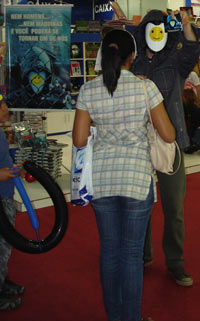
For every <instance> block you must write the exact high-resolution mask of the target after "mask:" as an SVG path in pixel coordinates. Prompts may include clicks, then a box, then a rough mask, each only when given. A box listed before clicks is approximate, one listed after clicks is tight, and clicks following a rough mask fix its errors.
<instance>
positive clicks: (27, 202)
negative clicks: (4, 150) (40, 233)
mask: <svg viewBox="0 0 200 321" xmlns="http://www.w3.org/2000/svg"><path fill="white" fill-rule="evenodd" d="M13 181H14V184H15V186H16V188H17V190H18V192H19V195H20V196H21V199H22V201H23V203H24V205H25V207H26V210H27V212H28V215H29V218H30V221H31V224H32V227H33V228H34V229H35V230H38V228H39V222H38V218H37V215H36V213H35V210H34V208H33V206H32V203H31V201H30V198H29V196H28V194H27V193H26V190H25V188H24V185H23V183H22V181H21V178H20V176H17V177H14V178H13Z"/></svg>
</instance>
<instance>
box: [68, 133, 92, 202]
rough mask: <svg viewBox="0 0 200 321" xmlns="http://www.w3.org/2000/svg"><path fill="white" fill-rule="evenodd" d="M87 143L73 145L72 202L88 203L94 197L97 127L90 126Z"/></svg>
mask: <svg viewBox="0 0 200 321" xmlns="http://www.w3.org/2000/svg"><path fill="white" fill-rule="evenodd" d="M90 134H91V135H90V136H89V137H88V141H87V145H86V146H84V147H81V148H76V147H75V146H74V145H73V147H72V172H71V203H72V204H73V205H82V206H84V205H87V204H88V203H89V202H90V201H91V199H92V197H93V186H92V154H93V144H94V140H95V136H96V128H95V127H90Z"/></svg>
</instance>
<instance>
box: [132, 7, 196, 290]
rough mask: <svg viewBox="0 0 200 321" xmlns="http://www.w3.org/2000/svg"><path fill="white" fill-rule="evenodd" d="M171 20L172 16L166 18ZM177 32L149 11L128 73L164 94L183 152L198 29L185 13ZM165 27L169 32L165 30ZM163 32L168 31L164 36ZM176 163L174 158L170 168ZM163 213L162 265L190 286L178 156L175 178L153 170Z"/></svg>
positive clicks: (148, 247) (147, 254) (149, 255)
mask: <svg viewBox="0 0 200 321" xmlns="http://www.w3.org/2000/svg"><path fill="white" fill-rule="evenodd" d="M171 18H172V20H174V14H173V13H172V16H171ZM180 18H181V22H182V30H179V31H177V30H175V29H174V30H173V29H172V30H169V23H168V24H167V21H168V17H167V14H166V13H165V12H163V11H160V10H151V11H149V12H148V13H147V14H146V15H145V16H144V18H143V20H142V21H141V23H140V24H139V26H138V27H137V28H136V29H135V32H134V36H135V38H136V42H137V47H138V56H137V58H136V59H135V61H134V63H133V65H132V67H131V71H132V72H133V73H134V74H135V75H138V76H139V75H140V76H144V77H147V78H149V79H151V80H152V81H154V83H155V84H156V85H157V87H158V89H159V90H160V92H161V93H162V95H163V98H164V105H165V108H166V110H167V112H168V115H169V117H170V119H171V121H172V123H173V125H174V126H175V128H176V141H177V142H178V144H179V146H180V149H181V150H182V151H183V150H184V149H185V148H187V147H188V146H189V137H188V133H187V129H186V125H185V119H184V109H183V103H182V91H183V88H184V82H185V79H186V78H187V77H188V75H189V73H190V71H192V70H193V68H194V66H195V64H196V62H197V61H198V58H199V52H200V46H199V41H198V34H197V29H195V28H194V27H193V26H192V25H191V24H190V22H189V19H188V16H187V13H186V12H184V11H181V12H180ZM167 29H168V30H167ZM166 31H168V32H166ZM177 163H178V156H176V159H175V164H174V167H175V168H176V165H177ZM157 177H158V183H159V187H160V193H161V201H162V207H163V212H164V235H163V250H164V253H165V260H166V266H167V269H168V271H169V273H170V274H171V275H172V276H173V277H174V279H175V281H176V283H177V284H179V285H182V286H191V285H192V284H193V279H192V277H191V276H190V275H189V274H188V273H187V272H186V271H185V269H184V259H183V247H184V238H185V232H184V208H183V201H184V196H185V188H186V179H185V169H184V159H183V152H182V160H181V166H180V168H179V170H178V172H177V173H176V174H175V175H172V176H169V175H167V174H163V173H160V172H157ZM151 229H152V221H151V219H150V221H149V226H148V230H147V235H146V240H145V247H144V266H147V265H149V264H151V263H152V262H153V249H152V235H151Z"/></svg>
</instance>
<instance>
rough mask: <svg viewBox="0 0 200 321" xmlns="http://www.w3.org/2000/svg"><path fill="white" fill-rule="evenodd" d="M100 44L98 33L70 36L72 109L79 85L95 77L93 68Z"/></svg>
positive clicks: (74, 105)
mask: <svg viewBox="0 0 200 321" xmlns="http://www.w3.org/2000/svg"><path fill="white" fill-rule="evenodd" d="M100 42H101V37H100V34H99V33H97V34H96V33H74V34H71V61H70V78H71V86H72V92H71V96H72V105H73V107H76V100H77V97H78V93H79V89H80V87H81V85H82V84H84V83H86V82H87V81H89V80H91V79H93V78H94V77H96V76H97V73H96V72H95V71H94V67H95V62H96V56H97V52H98V49H99V46H100Z"/></svg>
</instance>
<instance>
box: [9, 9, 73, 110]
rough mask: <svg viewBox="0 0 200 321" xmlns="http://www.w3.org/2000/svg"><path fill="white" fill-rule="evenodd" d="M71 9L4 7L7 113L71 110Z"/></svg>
mask: <svg viewBox="0 0 200 321" xmlns="http://www.w3.org/2000/svg"><path fill="white" fill-rule="evenodd" d="M71 8H72V5H37V6H36V5H10V6H6V8H5V14H6V46H7V47H6V91H7V102H8V106H9V108H10V109H11V110H16V111H17V110H18V111H19V110H33V109H34V110H43V111H45V110H46V111H48V110H59V109H62V110H63V109H71V108H72V107H71V101H70V99H71V96H70V90H71V86H70V42H71V37H70V35H71V31H70V24H71Z"/></svg>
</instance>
